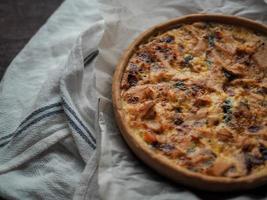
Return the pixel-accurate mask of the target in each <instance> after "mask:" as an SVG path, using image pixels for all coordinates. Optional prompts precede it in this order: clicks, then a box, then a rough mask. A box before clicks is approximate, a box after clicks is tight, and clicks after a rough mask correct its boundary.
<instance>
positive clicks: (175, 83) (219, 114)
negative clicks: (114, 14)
mask: <svg viewBox="0 0 267 200" xmlns="http://www.w3.org/2000/svg"><path fill="white" fill-rule="evenodd" d="M227 19H228V20H227ZM231 19H234V20H233V21H231ZM238 22H240V23H238ZM248 24H249V25H251V26H248ZM255 24H256V23H255V22H251V21H250V20H246V19H242V18H237V17H229V16H228V17H227V16H211V15H193V16H186V17H183V18H180V19H176V20H173V21H172V22H171V23H170V22H169V23H165V24H163V25H159V26H158V27H157V28H156V29H155V28H154V29H153V28H152V29H151V30H149V31H147V32H146V33H144V34H143V35H141V37H139V39H137V41H135V42H134V43H133V44H132V46H130V49H129V50H128V51H127V52H126V55H125V56H124V58H123V59H122V61H121V62H120V65H119V66H118V68H117V71H116V73H115V76H114V77H115V78H114V82H115V83H114V82H113V92H114V94H113V95H114V99H113V102H114V104H115V105H114V108H115V113H116V116H117V119H118V122H119V126H120V128H121V131H122V132H123V135H124V136H125V135H126V136H125V138H126V141H127V142H128V144H129V145H130V146H131V147H132V149H133V150H134V151H135V152H136V153H137V155H138V156H140V157H141V158H142V159H143V160H144V161H145V162H147V163H148V164H149V165H150V166H152V167H153V168H155V169H156V170H158V171H159V172H161V173H163V174H165V175H167V176H169V177H171V178H172V179H174V180H177V181H180V182H184V183H185V184H188V185H192V186H196V187H200V188H203V187H204V189H213V190H231V189H235V188H237V189H239V188H241V187H244V188H246V187H250V186H255V185H258V184H262V183H264V182H265V180H266V178H265V177H266V173H267V98H266V94H267V76H266V72H267V36H266V35H265V33H264V31H262V30H261V29H257V27H263V25H259V24H257V26H254V25H255ZM252 25H253V26H252ZM264 28H265V27H264ZM151 160H152V161H151ZM244 182H245V184H243V185H241V183H244ZM203 183H208V184H206V185H205V184H204V185H203ZM231 184H232V185H233V187H232V186H231ZM209 185H211V187H209Z"/></svg>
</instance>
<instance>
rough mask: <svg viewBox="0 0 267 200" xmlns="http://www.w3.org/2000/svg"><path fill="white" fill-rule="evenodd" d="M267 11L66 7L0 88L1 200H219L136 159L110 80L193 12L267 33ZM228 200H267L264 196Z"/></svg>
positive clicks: (153, 4) (104, 4)
mask: <svg viewBox="0 0 267 200" xmlns="http://www.w3.org/2000/svg"><path fill="white" fill-rule="evenodd" d="M98 8H100V10H98ZM266 10H267V6H266V4H265V3H264V1H257V2H255V1H252V0H251V1H249V0H248V1H241V0H240V1H223V0H218V1H213V0H205V1H197V0H192V1H187V0H179V1H177V0H169V1H160V0H135V1H130V0H113V1H109V0H99V2H98V3H97V2H96V1H94V0H90V1H89V0H75V1H74V0H72V1H71V0H67V1H65V2H64V3H63V4H62V6H61V7H60V8H59V9H58V10H57V11H56V12H55V14H53V16H52V17H51V18H50V19H49V20H48V22H47V23H46V24H45V25H44V26H43V27H42V28H41V29H40V31H39V32H38V33H37V34H36V35H35V36H34V37H33V38H32V40H31V41H30V42H29V44H28V45H27V46H26V47H25V48H24V49H23V51H22V52H21V53H20V54H19V55H18V56H17V57H16V58H15V60H14V61H13V62H12V63H11V65H10V66H9V68H8V70H7V72H6V74H5V76H4V78H3V80H2V82H1V90H0V110H1V112H0V128H1V129H0V130H1V132H0V196H1V197H3V198H5V199H99V198H100V199H109V200H110V199H111V200H112V199H203V198H204V199H207V198H211V199H218V195H216V196H215V195H213V194H210V193H202V192H198V191H195V190H189V189H188V188H185V187H182V186H181V185H179V184H173V183H170V182H169V181H168V180H166V179H165V178H163V177H161V176H159V175H157V174H156V173H155V172H153V171H151V170H150V169H149V168H148V167H146V166H145V165H143V164H142V163H141V162H140V161H139V160H138V159H137V158H136V157H135V156H134V155H133V154H132V153H131V152H130V150H129V149H128V147H127V145H126V144H125V143H124V141H123V140H122V138H121V136H120V133H119V130H118V128H117V127H116V122H115V121H114V115H113V112H112V105H111V80H112V74H113V71H114V68H115V65H116V63H117V61H118V58H119V56H120V55H121V53H122V52H123V49H125V48H126V47H127V45H128V44H129V42H131V41H132V40H133V38H134V37H136V36H137V35H138V34H139V33H140V32H142V31H143V30H145V29H146V28H148V27H150V26H152V25H154V24H157V23H159V22H163V21H165V20H167V19H170V18H173V17H177V16H181V15H184V14H190V13H195V12H219V13H224V14H234V15H239V16H247V17H250V18H252V19H255V20H260V21H262V22H265V23H266V22H267V12H266ZM104 22H105V23H104ZM98 52H99V53H98ZM97 54H98V56H97V57H96V58H95V56H96V55H97ZM98 99H99V100H98ZM220 197H222V198H231V199H252V198H253V197H257V198H258V199H261V198H262V199H265V198H267V196H266V194H265V192H264V190H263V191H260V190H254V192H250V193H242V194H235V193H233V194H231V195H227V194H224V195H220Z"/></svg>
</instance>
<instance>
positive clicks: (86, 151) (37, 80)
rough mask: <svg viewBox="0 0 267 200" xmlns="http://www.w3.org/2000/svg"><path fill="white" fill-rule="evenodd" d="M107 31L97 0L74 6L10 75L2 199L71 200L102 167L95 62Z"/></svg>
mask: <svg viewBox="0 0 267 200" xmlns="http://www.w3.org/2000/svg"><path fill="white" fill-rule="evenodd" d="M103 25H104V23H103V19H102V17H101V15H100V14H99V10H98V9H97V2H96V1H94V0H90V1H87V0H79V1H73V0H67V1H65V2H64V3H63V4H62V5H61V6H60V8H59V9H58V10H57V11H56V12H55V13H54V14H53V16H52V17H51V18H50V19H49V20H48V21H47V23H46V24H45V25H44V26H43V27H42V28H41V29H40V30H39V31H38V33H37V34H36V35H35V36H34V37H33V38H32V39H31V41H30V42H29V43H28V44H27V45H26V47H25V48H24V49H23V50H22V51H21V52H20V54H19V55H18V56H17V57H16V58H15V60H14V61H13V62H12V63H11V65H10V66H9V68H8V69H7V72H6V74H5V76H4V78H3V80H2V81H1V90H0V197H3V198H4V199H23V200H24V199H51V200H52V199H62V200H63V199H72V198H73V197H74V193H75V191H79V190H80V188H81V187H79V182H80V177H81V175H82V172H83V171H84V169H85V166H86V163H95V162H92V160H93V158H94V155H95V148H96V140H95V135H94V133H95V131H94V124H95V122H94V119H95V116H94V113H95V110H96V105H97V104H96V103H97V102H96V100H97V99H96V96H95V94H94V90H92V88H94V85H95V81H94V78H93V76H94V75H93V74H94V73H93V65H92V64H93V60H94V58H95V56H96V55H97V53H98V50H97V46H98V43H99V40H100V39H101V37H102V34H103ZM82 90H83V92H81V91H82ZM87 90H88V91H87ZM85 91H86V92H85ZM92 97H94V98H92ZM89 99H90V101H88V100H89ZM94 99H95V100H94ZM77 105H78V106H77ZM88 167H90V165H88ZM88 167H87V168H88ZM93 167H95V166H92V168H90V171H92V172H94V170H95V168H93ZM87 176H88V179H90V178H91V177H90V174H87ZM94 183H95V186H91V188H93V187H96V186H97V182H96V181H95V182H94ZM93 194H95V193H92V195H93ZM91 199H92V198H91ZM93 199H95V198H93Z"/></svg>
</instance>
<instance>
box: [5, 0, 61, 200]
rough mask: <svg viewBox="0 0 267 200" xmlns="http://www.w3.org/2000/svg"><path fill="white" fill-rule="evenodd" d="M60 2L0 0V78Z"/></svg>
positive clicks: (57, 0)
mask: <svg viewBox="0 0 267 200" xmlns="http://www.w3.org/2000/svg"><path fill="white" fill-rule="evenodd" d="M62 2H63V0H0V80H1V79H2V77H3V75H4V73H5V71H6V68H7V67H8V65H9V64H10V62H11V61H12V60H13V58H14V57H15V56H16V55H17V54H18V53H19V52H20V50H21V49H22V48H23V47H24V46H25V44H26V43H27V42H28V41H29V40H30V39H31V37H32V36H33V35H34V34H35V33H36V31H37V30H38V29H39V28H40V27H41V26H42V25H43V24H44V23H45V22H46V20H47V18H48V17H49V16H50V15H51V14H52V13H53V12H54V11H55V10H56V9H57V8H58V7H59V6H60V4H61V3H62ZM0 200H3V199H2V198H1V197H0Z"/></svg>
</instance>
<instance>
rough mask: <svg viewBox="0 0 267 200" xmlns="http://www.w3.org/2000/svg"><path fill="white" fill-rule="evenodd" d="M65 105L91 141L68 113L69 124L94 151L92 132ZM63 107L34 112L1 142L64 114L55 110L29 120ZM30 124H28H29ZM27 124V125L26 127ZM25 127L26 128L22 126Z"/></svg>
mask: <svg viewBox="0 0 267 200" xmlns="http://www.w3.org/2000/svg"><path fill="white" fill-rule="evenodd" d="M63 105H64V107H65V108H66V109H67V110H68V111H69V113H70V114H71V115H72V116H73V117H74V118H75V119H76V120H77V121H78V122H79V124H80V125H81V126H82V127H83V128H84V130H85V132H86V133H87V134H88V135H89V136H90V138H91V140H92V141H90V140H89V138H88V137H87V136H86V133H84V132H83V131H82V130H81V128H80V127H79V126H78V125H77V124H76V123H75V122H74V121H73V120H72V119H71V115H68V114H67V113H65V114H66V116H67V119H68V121H69V124H70V125H71V127H72V128H73V129H74V130H75V131H76V132H77V133H78V134H79V135H80V136H81V137H82V138H83V139H84V140H85V141H86V143H88V144H89V146H90V147H91V148H92V149H95V148H96V140H95V138H94V137H93V136H92V135H91V133H90V131H89V130H88V128H87V127H86V126H85V125H84V124H83V123H82V121H81V120H80V119H79V118H78V117H77V115H76V113H75V112H74V111H73V110H72V109H71V107H70V106H69V105H68V104H67V103H66V101H64V100H63ZM59 106H62V103H61V102H58V103H53V104H51V105H48V106H44V107H42V108H39V109H37V110H35V111H34V112H32V113H31V114H30V115H29V116H28V117H26V118H25V119H24V120H23V121H22V122H21V124H20V126H19V127H18V128H17V130H16V131H15V132H13V133H11V134H9V135H6V136H3V137H2V138H0V141H1V140H3V139H8V138H11V137H12V136H14V137H17V136H18V135H20V134H21V133H22V132H23V131H25V130H26V129H28V128H29V127H31V126H32V125H34V124H36V123H37V122H39V121H41V120H43V119H45V118H47V117H50V116H52V115H56V114H60V113H64V110H63V109H60V110H54V111H51V112H48V113H45V114H42V115H40V116H39V117H37V118H36V119H34V120H32V121H31V122H30V123H29V120H30V119H32V118H33V117H34V116H36V115H38V114H40V113H42V112H44V111H47V110H49V109H52V108H55V107H59ZM27 123H28V124H27ZM25 124H26V125H25ZM22 125H25V126H22ZM9 141H10V140H8V141H6V142H4V143H2V144H0V147H2V146H5V145H6V144H7V143H9Z"/></svg>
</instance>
